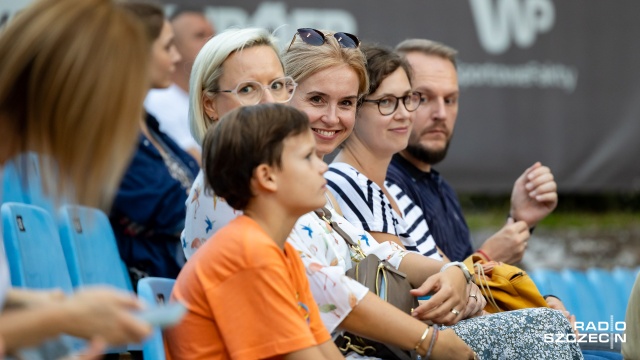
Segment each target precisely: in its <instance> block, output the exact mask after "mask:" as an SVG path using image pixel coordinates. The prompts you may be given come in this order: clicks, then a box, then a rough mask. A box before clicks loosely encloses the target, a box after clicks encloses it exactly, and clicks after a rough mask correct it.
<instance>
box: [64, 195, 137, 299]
mask: <svg viewBox="0 0 640 360" xmlns="http://www.w3.org/2000/svg"><path fill="white" fill-rule="evenodd" d="M58 214H59V216H58V224H59V230H60V241H61V243H62V249H63V250H64V256H65V259H66V261H67V266H68V268H69V275H70V276H71V282H72V283H73V286H82V285H96V284H107V285H111V286H114V287H116V288H120V289H123V290H127V291H133V288H132V286H131V280H130V279H129V275H128V274H127V273H126V272H125V271H124V269H125V267H124V265H123V263H122V259H121V258H120V253H119V251H118V245H117V243H116V239H115V235H114V234H113V230H112V229H111V224H110V223H109V219H108V218H107V216H106V215H105V214H104V213H103V212H102V211H101V210H99V209H95V208H90V207H85V206H78V205H65V206H62V207H61V208H60V210H59V212H58Z"/></svg>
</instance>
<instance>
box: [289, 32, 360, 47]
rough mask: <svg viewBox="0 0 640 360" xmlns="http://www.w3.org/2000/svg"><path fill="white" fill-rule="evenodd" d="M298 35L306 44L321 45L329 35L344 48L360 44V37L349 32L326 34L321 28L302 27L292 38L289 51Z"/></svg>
mask: <svg viewBox="0 0 640 360" xmlns="http://www.w3.org/2000/svg"><path fill="white" fill-rule="evenodd" d="M296 35H299V36H300V40H302V41H303V42H304V43H305V44H308V45H313V46H321V45H323V44H324V43H325V42H326V41H327V40H326V38H327V37H328V36H332V35H333V37H334V38H335V39H336V40H337V41H338V44H340V46H342V47H344V48H349V49H357V48H358V47H359V46H360V39H358V37H357V36H355V35H353V34H349V33H346V32H337V33H335V34H326V35H325V34H324V33H323V32H322V31H320V30H316V29H312V28H300V29H298V31H297V32H296V33H295V34H293V39H291V43H290V44H289V47H288V48H287V51H289V49H290V48H291V45H293V42H294V41H296Z"/></svg>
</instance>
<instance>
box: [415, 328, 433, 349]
mask: <svg viewBox="0 0 640 360" xmlns="http://www.w3.org/2000/svg"><path fill="white" fill-rule="evenodd" d="M429 329H430V327H429V325H427V329H426V330H425V331H424V332H423V333H422V337H421V338H420V341H418V343H417V344H416V347H414V348H413V350H414V351H415V352H418V349H419V348H420V345H422V343H423V342H424V339H426V338H427V334H428V333H429Z"/></svg>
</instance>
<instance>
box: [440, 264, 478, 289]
mask: <svg viewBox="0 0 640 360" xmlns="http://www.w3.org/2000/svg"><path fill="white" fill-rule="evenodd" d="M452 266H457V267H459V268H460V270H462V274H463V275H464V279H465V280H466V281H467V284H469V283H470V282H471V279H472V278H471V273H470V272H469V269H468V268H467V265H465V264H464V263H462V262H460V261H454V262H450V263H446V264H444V265H443V266H442V268H441V269H440V272H444V271H445V270H447V269H448V268H450V267H452Z"/></svg>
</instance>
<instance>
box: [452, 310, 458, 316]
mask: <svg viewBox="0 0 640 360" xmlns="http://www.w3.org/2000/svg"><path fill="white" fill-rule="evenodd" d="M451 312H452V313H453V314H454V315H455V316H458V315H460V311H458V310H456V309H451Z"/></svg>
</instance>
